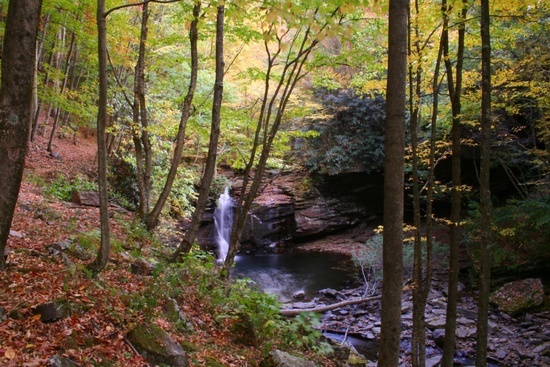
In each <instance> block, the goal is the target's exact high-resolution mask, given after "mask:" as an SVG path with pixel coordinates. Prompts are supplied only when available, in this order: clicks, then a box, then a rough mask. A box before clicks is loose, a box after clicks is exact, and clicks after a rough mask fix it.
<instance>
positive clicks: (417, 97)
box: [408, 0, 430, 367]
mask: <svg viewBox="0 0 550 367" xmlns="http://www.w3.org/2000/svg"><path fill="white" fill-rule="evenodd" d="M414 15H415V17H414V27H412V26H411V23H412V20H411V18H412V17H410V18H409V32H408V33H409V42H408V47H409V55H410V56H412V55H413V54H415V56H416V57H415V59H416V60H420V59H421V58H422V53H423V50H422V49H421V47H420V45H419V42H420V35H419V31H418V15H419V6H418V0H415V1H414ZM413 29H414V33H413ZM413 34H414V36H415V38H414V42H413V40H411V38H412V35H413ZM413 46H414V50H413ZM414 64H416V69H415V68H414V67H413V62H412V60H409V114H410V116H411V117H410V134H411V155H412V157H411V160H412V182H413V187H412V192H413V216H414V235H413V239H414V245H413V246H414V257H413V274H412V275H413V289H412V293H413V330H412V340H411V357H412V365H413V367H423V366H424V365H425V363H426V332H425V326H424V323H425V320H424V310H425V308H426V299H425V298H424V297H423V295H424V294H425V293H427V292H429V287H430V284H426V282H425V281H424V277H423V269H424V261H423V252H424V251H423V249H422V248H423V246H422V235H421V228H420V222H421V214H420V182H419V174H418V166H419V158H418V127H419V125H420V103H421V99H422V90H421V77H422V72H423V70H422V63H421V62H416V63H414ZM428 266H430V264H428Z"/></svg>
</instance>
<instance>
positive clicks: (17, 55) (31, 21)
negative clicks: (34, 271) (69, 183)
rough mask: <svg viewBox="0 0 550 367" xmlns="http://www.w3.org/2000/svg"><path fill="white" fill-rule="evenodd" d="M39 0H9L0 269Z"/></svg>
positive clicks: (25, 122)
mask: <svg viewBox="0 0 550 367" xmlns="http://www.w3.org/2000/svg"><path fill="white" fill-rule="evenodd" d="M41 7H42V1H40V0H38V1H37V0H17V1H15V0H11V1H10V3H9V7H8V16H7V20H6V28H5V34H4V44H3V51H2V79H1V83H2V84H1V86H0V173H1V174H0V193H1V195H0V270H3V269H4V267H5V257H4V250H5V247H6V242H7V239H8V235H9V232H10V227H11V222H12V219H13V213H14V210H15V205H16V203H17V197H18V196H19V188H20V186H21V179H22V177H23V168H24V166H25V156H26V154H27V149H28V141H29V134H30V128H31V124H32V118H33V113H32V92H33V84H34V67H35V58H36V36H37V32H38V24H39V21H40V10H41Z"/></svg>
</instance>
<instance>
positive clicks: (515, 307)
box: [491, 278, 544, 315]
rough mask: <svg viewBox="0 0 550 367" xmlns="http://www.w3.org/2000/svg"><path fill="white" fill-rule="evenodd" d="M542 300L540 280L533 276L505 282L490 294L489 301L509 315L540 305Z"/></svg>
mask: <svg viewBox="0 0 550 367" xmlns="http://www.w3.org/2000/svg"><path fill="white" fill-rule="evenodd" d="M543 301H544V287H543V285H542V281H541V280H540V279H533V278H529V279H524V280H519V281H515V282H511V283H507V284H505V285H503V286H502V287H501V288H499V289H498V290H497V291H495V292H494V293H493V294H492V296H491V302H492V303H494V304H495V305H496V306H497V307H498V308H499V309H500V310H502V311H504V312H506V313H507V314H510V315H517V314H520V313H522V312H525V311H528V310H529V309H531V308H533V307H536V306H540V305H541V304H542V302H543Z"/></svg>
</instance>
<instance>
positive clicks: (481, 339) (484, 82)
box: [476, 0, 492, 367]
mask: <svg viewBox="0 0 550 367" xmlns="http://www.w3.org/2000/svg"><path fill="white" fill-rule="evenodd" d="M490 163H491V36H490V17H489V0H481V167H480V182H479V188H480V197H479V200H480V211H481V243H480V246H481V252H480V256H481V257H480V277H479V299H478V308H477V309H478V314H477V345H476V367H485V366H487V338H488V334H489V332H488V316H489V292H490V286H491V211H492V208H491V188H490V174H489V171H490Z"/></svg>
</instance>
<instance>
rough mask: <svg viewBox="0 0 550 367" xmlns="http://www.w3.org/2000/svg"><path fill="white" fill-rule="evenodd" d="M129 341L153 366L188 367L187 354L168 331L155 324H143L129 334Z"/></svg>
mask: <svg viewBox="0 0 550 367" xmlns="http://www.w3.org/2000/svg"><path fill="white" fill-rule="evenodd" d="M127 337H128V341H129V342H130V343H131V344H132V345H133V346H134V348H135V349H136V350H137V351H138V352H139V354H141V356H142V357H143V358H145V359H146V360H147V362H148V363H149V364H150V365H151V366H155V365H169V366H172V367H188V366H189V362H188V360H187V354H186V353H185V351H184V350H183V348H182V347H181V345H179V344H178V343H176V341H175V340H174V339H172V337H171V336H170V335H168V333H167V332H166V331H164V330H163V329H161V328H160V327H158V326H156V325H153V324H141V325H138V326H136V327H135V328H134V329H133V330H132V331H130V332H129V333H128V336H127Z"/></svg>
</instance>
